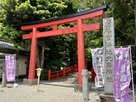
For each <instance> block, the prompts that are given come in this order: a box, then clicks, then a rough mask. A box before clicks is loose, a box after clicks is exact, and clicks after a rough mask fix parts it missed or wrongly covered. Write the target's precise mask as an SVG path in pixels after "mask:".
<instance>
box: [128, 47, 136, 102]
mask: <svg viewBox="0 0 136 102" xmlns="http://www.w3.org/2000/svg"><path fill="white" fill-rule="evenodd" d="M129 48H130V60H131V66H130V67H131V79H132V89H133V102H135V90H134V78H133V67H132V54H131V46H129Z"/></svg>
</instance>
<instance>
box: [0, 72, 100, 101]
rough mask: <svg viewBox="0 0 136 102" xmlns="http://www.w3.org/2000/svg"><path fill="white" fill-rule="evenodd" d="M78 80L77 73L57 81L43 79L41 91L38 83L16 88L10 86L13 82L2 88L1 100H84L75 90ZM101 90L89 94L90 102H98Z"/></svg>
mask: <svg viewBox="0 0 136 102" xmlns="http://www.w3.org/2000/svg"><path fill="white" fill-rule="evenodd" d="M76 81H77V73H75V74H72V75H70V76H68V77H66V78H63V79H60V80H56V81H50V82H49V81H41V84H40V87H39V92H37V85H33V86H27V85H22V82H17V84H19V86H18V87H16V88H9V87H10V86H11V85H12V84H11V83H8V84H7V86H6V87H4V88H1V83H0V102H83V94H82V93H81V92H74V83H76ZM98 94H99V92H91V93H90V94H89V99H90V100H89V102H97V100H98V99H99V96H98Z"/></svg>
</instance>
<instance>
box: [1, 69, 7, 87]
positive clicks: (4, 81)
mask: <svg viewBox="0 0 136 102" xmlns="http://www.w3.org/2000/svg"><path fill="white" fill-rule="evenodd" d="M6 83H7V82H6V73H5V70H3V73H2V87H6Z"/></svg>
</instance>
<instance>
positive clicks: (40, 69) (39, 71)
mask: <svg viewBox="0 0 136 102" xmlns="http://www.w3.org/2000/svg"><path fill="white" fill-rule="evenodd" d="M36 70H37V76H38V82H37V85H38V87H37V92H38V91H39V83H40V76H41V71H42V68H37V69H36Z"/></svg>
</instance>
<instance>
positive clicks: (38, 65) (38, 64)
mask: <svg viewBox="0 0 136 102" xmlns="http://www.w3.org/2000/svg"><path fill="white" fill-rule="evenodd" d="M36 64H37V67H40V52H39V47H37V63H36Z"/></svg>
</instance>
